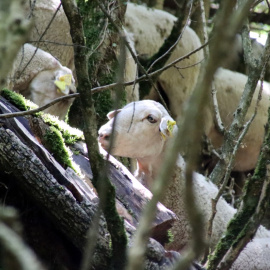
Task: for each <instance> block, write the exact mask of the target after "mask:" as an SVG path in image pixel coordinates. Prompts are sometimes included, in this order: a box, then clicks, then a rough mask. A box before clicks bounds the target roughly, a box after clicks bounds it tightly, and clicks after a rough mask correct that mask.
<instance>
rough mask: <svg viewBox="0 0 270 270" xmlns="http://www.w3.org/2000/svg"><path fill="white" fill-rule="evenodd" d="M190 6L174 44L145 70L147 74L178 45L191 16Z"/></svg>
mask: <svg viewBox="0 0 270 270" xmlns="http://www.w3.org/2000/svg"><path fill="white" fill-rule="evenodd" d="M192 4H193V3H191V5H190V8H189V13H188V16H187V20H186V22H185V25H184V27H183V30H182V31H181V33H180V35H179V37H178V38H177V40H176V42H175V43H174V44H173V45H172V46H171V47H170V48H169V50H168V51H167V52H165V53H164V54H163V55H161V56H160V57H159V58H157V59H156V60H155V61H154V62H153V63H152V64H151V65H150V67H149V68H148V69H147V73H149V71H150V70H151V69H152V67H153V66H154V65H155V64H156V63H157V62H158V61H160V60H161V59H163V58H164V57H165V56H166V55H168V54H169V53H171V51H172V50H173V49H174V48H175V47H176V46H177V44H178V43H179V41H180V40H181V38H182V36H183V34H184V32H185V30H186V28H187V26H188V18H190V14H191V10H192Z"/></svg>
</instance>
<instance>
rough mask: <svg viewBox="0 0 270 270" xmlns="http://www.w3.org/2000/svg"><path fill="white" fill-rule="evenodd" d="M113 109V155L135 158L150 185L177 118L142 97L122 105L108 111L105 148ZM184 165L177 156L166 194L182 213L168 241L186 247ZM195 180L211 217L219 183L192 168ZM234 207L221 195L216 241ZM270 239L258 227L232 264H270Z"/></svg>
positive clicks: (268, 266)
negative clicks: (115, 109) (254, 235)
mask: <svg viewBox="0 0 270 270" xmlns="http://www.w3.org/2000/svg"><path fill="white" fill-rule="evenodd" d="M115 114H117V117H116V124H115V139H114V143H113V147H112V154H113V155H116V156H124V157H131V158H136V159H137V163H138V170H137V177H138V178H139V179H140V180H141V181H143V182H144V183H145V184H146V185H147V186H149V185H151V183H152V181H153V180H154V179H155V177H156V175H157V172H158V169H159V168H160V167H161V166H162V163H163V162H164V160H163V159H164V152H165V148H166V145H167V143H168V141H169V139H170V135H172V134H175V132H176V130H177V127H176V126H175V125H174V124H175V122H174V121H173V119H172V118H171V117H170V116H169V114H168V113H167V111H166V110H165V109H164V107H163V106H162V105H161V104H159V103H157V102H155V101H151V100H144V101H138V102H134V103H130V104H128V105H126V106H125V107H124V108H123V109H121V110H117V111H114V112H111V113H109V114H108V118H109V119H110V120H109V122H108V123H106V124H105V125H104V126H102V127H101V128H100V130H99V143H100V145H101V146H102V147H103V148H104V149H105V150H108V147H109V139H110V136H111V132H112V124H113V121H114V116H115ZM184 170H185V162H184V160H183V158H182V157H181V156H179V159H178V161H177V167H176V170H175V173H174V177H173V179H172V183H171V185H170V187H169V189H168V191H167V193H166V195H165V199H164V204H165V206H167V207H168V208H170V209H171V210H172V211H174V212H175V213H176V215H177V216H178V218H179V220H178V221H177V223H176V224H175V225H174V227H173V230H172V231H173V234H174V241H173V243H172V244H170V246H169V248H173V249H176V250H182V249H183V248H184V247H185V246H186V244H187V243H188V241H189V240H190V238H191V236H192V235H191V232H190V226H189V222H188V219H187V216H186V213H185V207H184V201H183V192H184V182H183V177H182V173H183V171H184ZM193 181H194V191H195V195H196V200H197V205H198V207H200V209H201V211H202V213H203V215H204V217H205V221H207V220H208V219H209V217H210V215H211V211H212V208H211V198H213V197H215V195H216V194H217V191H218V190H217V187H216V186H215V185H214V184H213V183H210V182H209V181H207V180H206V178H205V177H204V176H202V175H200V174H198V173H194V175H193ZM235 212H236V210H235V209H234V208H232V207H231V206H230V205H229V204H227V202H226V201H225V200H224V199H223V198H221V199H220V200H219V203H218V205H217V214H216V217H215V220H214V227H213V237H212V243H211V245H212V246H213V245H215V244H216V243H217V241H218V239H219V238H220V237H221V236H222V234H223V232H224V231H225V229H226V226H227V224H228V222H229V221H230V219H231V218H232V217H233V215H234V214H235ZM200 229H201V228H200ZM269 241H270V232H269V231H267V230H266V229H265V228H264V227H262V226H260V227H259V229H258V231H257V234H256V237H255V238H254V239H253V240H252V242H250V243H249V244H248V245H247V246H246V248H245V249H244V251H243V252H242V253H241V254H240V256H239V258H238V259H237V260H236V262H235V263H234V265H233V267H232V268H231V269H238V270H241V269H263V270H266V269H270V261H269V259H268V258H269V255H270V247H269V245H268V243H269ZM260 266H261V267H260ZM256 267H259V268H256Z"/></svg>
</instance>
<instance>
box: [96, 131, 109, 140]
mask: <svg viewBox="0 0 270 270" xmlns="http://www.w3.org/2000/svg"><path fill="white" fill-rule="evenodd" d="M98 138H99V140H106V141H108V140H109V139H110V135H109V134H106V133H102V132H101V133H99V134H98Z"/></svg>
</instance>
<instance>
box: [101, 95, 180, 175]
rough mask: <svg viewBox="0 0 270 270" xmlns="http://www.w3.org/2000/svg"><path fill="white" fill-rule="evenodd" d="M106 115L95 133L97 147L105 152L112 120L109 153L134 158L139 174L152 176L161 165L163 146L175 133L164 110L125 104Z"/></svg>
mask: <svg viewBox="0 0 270 270" xmlns="http://www.w3.org/2000/svg"><path fill="white" fill-rule="evenodd" d="M116 115H117V116H116ZM107 116H108V118H109V119H110V120H109V122H107V123H106V124H105V125H103V126H102V127H101V128H100V130H99V132H98V133H99V139H98V140H99V143H100V145H101V147H102V148H104V149H105V150H108V149H109V144H110V137H111V134H112V129H113V124H114V121H115V119H116V122H115V124H114V125H115V127H114V130H115V131H114V135H115V136H114V140H113V145H112V148H111V150H112V151H111V154H113V155H116V156H123V157H130V158H136V159H137V161H138V167H139V171H140V170H141V172H144V173H145V174H148V175H150V174H151V176H153V177H154V174H155V171H156V169H155V168H156V167H157V168H158V167H159V166H160V162H162V158H163V152H164V147H165V145H166V143H167V141H168V139H169V138H170V137H171V136H173V134H174V133H175V132H176V131H177V126H176V125H175V124H176V123H175V121H174V120H173V119H172V118H171V117H170V115H169V114H168V112H167V111H166V110H165V108H164V107H163V106H162V105H161V104H159V103H158V102H155V101H152V100H142V101H137V102H132V103H129V104H128V105H126V106H125V107H124V108H123V109H121V110H116V111H112V112H110V113H108V115H107ZM115 116H116V117H115ZM138 174H140V172H139V173H138Z"/></svg>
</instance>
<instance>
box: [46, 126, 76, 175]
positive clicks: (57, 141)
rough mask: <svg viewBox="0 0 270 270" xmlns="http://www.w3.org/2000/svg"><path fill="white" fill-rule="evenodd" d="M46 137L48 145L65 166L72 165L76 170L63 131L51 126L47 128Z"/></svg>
mask: <svg viewBox="0 0 270 270" xmlns="http://www.w3.org/2000/svg"><path fill="white" fill-rule="evenodd" d="M44 139H45V141H46V144H47V147H48V148H50V151H51V153H52V154H53V156H54V158H55V159H56V160H57V161H58V162H59V163H60V164H61V165H62V166H63V167H64V168H66V167H70V168H72V169H73V170H74V171H76V170H75V168H74V167H73V164H72V162H71V158H70V153H69V151H68V148H67V147H66V145H65V143H64V139H63V137H62V133H61V132H60V131H59V130H58V129H56V128H55V127H50V129H48V130H47V132H46V134H45V136H44Z"/></svg>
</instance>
